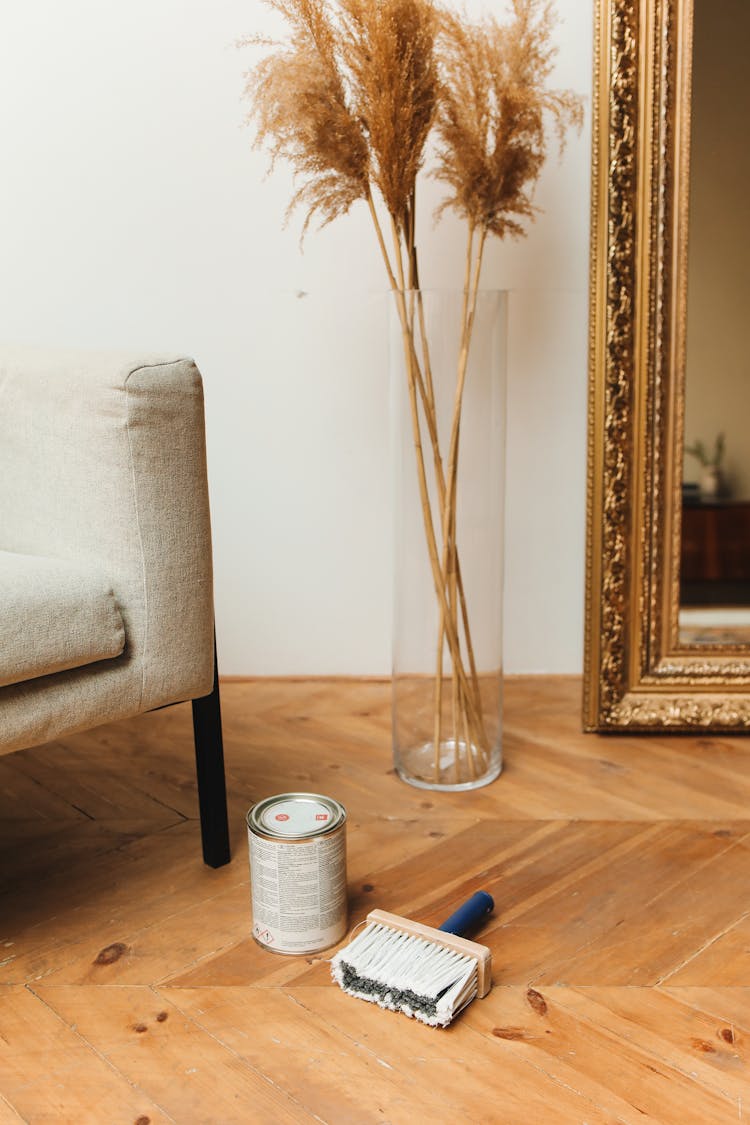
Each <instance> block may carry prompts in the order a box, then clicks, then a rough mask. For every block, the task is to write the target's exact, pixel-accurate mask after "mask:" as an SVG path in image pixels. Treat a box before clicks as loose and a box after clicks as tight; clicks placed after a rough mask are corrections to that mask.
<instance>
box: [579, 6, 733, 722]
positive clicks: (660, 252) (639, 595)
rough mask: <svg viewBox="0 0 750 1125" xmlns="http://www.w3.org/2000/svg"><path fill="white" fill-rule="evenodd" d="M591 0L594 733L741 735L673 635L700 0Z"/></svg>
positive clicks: (727, 681)
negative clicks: (693, 75) (695, 11)
mask: <svg viewBox="0 0 750 1125" xmlns="http://www.w3.org/2000/svg"><path fill="white" fill-rule="evenodd" d="M595 2H596V51H595V74H594V121H593V180H592V215H591V217H592V226H591V290H590V299H591V315H590V341H589V344H590V351H589V354H590V369H589V380H590V382H589V436H588V442H589V461H588V496H587V505H588V527H587V559H586V637H585V666H584V727H585V729H586V730H600V731H605V730H623V729H629V730H652V729H654V728H670V729H673V730H695V729H696V728H703V729H706V730H724V731H731V730H741V729H746V730H747V729H750V647H748V646H746V645H745V646H736V647H734V648H727V647H726V646H719V645H706V644H700V645H695V644H693V645H690V644H680V643H679V636H678V607H679V558H680V534H681V510H682V491H681V490H682V454H683V444H684V433H683V431H684V378H685V335H686V326H685V322H686V274H687V214H688V172H689V126H690V70H691V56H692V22H693V21H692V0H595Z"/></svg>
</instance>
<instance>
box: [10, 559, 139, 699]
mask: <svg viewBox="0 0 750 1125" xmlns="http://www.w3.org/2000/svg"><path fill="white" fill-rule="evenodd" d="M0 606H2V643H0V687H2V686H4V685H6V684H15V683H18V682H19V681H23V680H30V679H33V678H35V677H36V676H46V675H49V674H50V673H51V672H62V671H65V670H66V669H68V668H78V667H80V666H81V665H82V664H91V663H93V661H95V660H108V659H111V658H112V657H114V656H118V655H119V654H120V653H121V652H122V650H123V648H124V645H125V626H124V625H123V621H122V616H121V615H120V611H119V609H118V608H117V603H116V601H115V596H114V593H113V592H112V583H111V582H110V581H109V579H108V578H107V576H106V574H102V573H100V572H99V571H97V570H96V569H95V568H93V567H90V566H82V565H81V564H80V563H74V562H69V561H67V560H64V559H49V558H44V557H42V556H41V555H18V554H13V553H11V552H9V551H0Z"/></svg>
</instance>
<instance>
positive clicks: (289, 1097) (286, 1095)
mask: <svg viewBox="0 0 750 1125" xmlns="http://www.w3.org/2000/svg"><path fill="white" fill-rule="evenodd" d="M150 987H151V991H152V992H153V993H154V995H155V996H157V997H158V998H159V999H160V1000H163V1001H165V1002H166V1003H168V1004H171V1006H172V1007H173V1008H176V1009H177V1011H178V1012H179V1013H180V1015H181V1016H182V1017H183V1018H184V1019H186V1020H188V1021H189V1022H190V1023H194V1024H195V1026H196V1027H199V1028H200V1029H201V1031H202V1032H203V1034H204V1035H207V1036H208V1037H209V1039H212V1040H213V1042H214V1043H216V1044H217V1046H219V1047H220V1048H221V1049H222V1050H223V1051H226V1052H227V1054H229V1055H231V1056H232V1058H233V1059H234V1060H235V1061H236V1062H237V1064H238V1065H239V1066H241V1067H243V1068H245V1069H246V1070H249V1071H250V1072H251V1073H252V1074H254V1075H255V1076H256V1077H257V1078H259V1079H260V1080H261V1081H262V1082H265V1083H266V1085H268V1086H270V1088H271V1089H272V1090H273V1091H274V1093H276V1094H279V1095H281V1097H282V1099H283V1100H286V1101H289V1102H291V1103H292V1104H293V1105H294V1106H296V1107H298V1108H299V1109H301V1110H302V1112H303V1113H304V1114H305V1116H306V1117H310V1118H312V1120H313V1121H319V1122H320V1125H331V1123H329V1122H327V1121H325V1120H324V1118H322V1117H318V1115H317V1114H316V1113H314V1112H313V1111H312V1110H310V1109H308V1108H307V1107H306V1106H304V1105H303V1103H302V1102H300V1101H299V1099H298V1098H296V1097H294V1095H293V1094H291V1093H290V1092H289V1091H288V1090H285V1089H284V1087H283V1086H280V1085H279V1084H278V1082H274V1080H273V1079H272V1078H270V1077H269V1076H268V1075H267V1074H264V1072H263V1071H262V1070H260V1069H259V1068H258V1067H257V1066H255V1065H253V1063H251V1062H250V1060H249V1059H246V1058H245V1057H244V1056H243V1055H241V1054H240V1053H239V1051H237V1050H235V1048H234V1047H232V1045H231V1044H230V1043H227V1042H225V1041H224V1040H223V1039H221V1038H220V1037H219V1036H218V1035H216V1034H215V1033H214V1032H213V1031H211V1029H210V1028H209V1027H206V1025H205V1024H204V1023H202V1022H201V1021H200V1019H198V1018H196V1016H194V1015H191V1014H189V1013H188V1012H187V1011H186V1010H185V1009H184V1008H181V1007H180V1005H179V1004H177V1003H176V1002H175V1000H173V999H172V998H171V997H169V996H166V995H162V994H160V992H159V989H158V987H157V986H155V985H154V986H150ZM170 990H171V986H170Z"/></svg>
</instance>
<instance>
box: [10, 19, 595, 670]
mask: <svg viewBox="0 0 750 1125" xmlns="http://www.w3.org/2000/svg"><path fill="white" fill-rule="evenodd" d="M475 6H477V5H475ZM558 11H559V12H560V15H561V17H562V20H563V23H562V25H561V26H560V27H559V28H558V31H557V34H556V38H557V42H558V43H559V47H560V54H559V57H558V64H559V65H558V68H557V73H556V76H555V81H556V84H557V85H559V86H572V87H574V88H575V89H577V90H578V91H579V92H581V93H583V94H585V95H587V114H586V127H585V129H584V132H583V134H582V136H581V137H580V138H573V139H571V141H570V142H569V144H568V148H567V150H566V153H565V155H564V157H563V160H562V161H561V162H560V161H558V160H557V159H556V157H555V156H552V157H551V159H550V161H549V162H548V165H547V167H546V169H545V171H544V173H543V176H542V179H541V181H540V183H539V187H538V192H537V201H538V203H539V205H540V206H541V207H542V208H543V214H541V215H540V216H539V218H538V219H537V221H536V223H535V224H534V226H533V227H532V228H531V231H530V234H529V237H528V238H527V239H525V240H523V241H519V242H509V243H504V244H500V243H495V244H494V245H492V246H491V247H490V250H489V253H488V260H487V264H486V269H485V274H484V278H483V283H484V285H486V286H487V287H490V286H495V287H501V288H509V289H511V290H513V295H512V299H511V307H510V343H509V432H508V484H507V533H506V537H507V562H506V619H505V653H506V670H507V671H510V672H519V671H533V672H578V671H579V670H580V668H581V664H582V628H583V625H582V614H583V580H584V521H585V434H586V418H585V415H586V336H587V329H586V317H587V269H588V261H587V254H588V207H589V143H590V141H589V138H590V89H591V32H592V11H591V2H590V0H586V2H584V0H558ZM268 26H269V14H268V11H267V9H266V8H265V7H264V6H263V5H262V4H261V3H259V0H212V2H211V3H210V4H209V3H205V2H201V3H198V2H197V0H129V3H127V4H114V3H112V2H105V0H65V3H60V0H25V2H24V3H23V4H21V3H17V4H6V5H5V8H4V11H3V18H2V30H1V31H0V151H1V152H2V166H1V167H0V338H3V339H6V340H12V341H15V342H29V343H37V342H38V343H49V344H62V345H77V346H87V345H91V346H117V347H123V346H125V347H130V346H138V347H147V348H153V349H157V350H162V351H163V350H171V349H178V350H182V351H184V352H187V353H188V354H192V355H193V356H195V358H196V360H197V361H198V363H199V366H200V368H201V370H202V372H203V376H204V380H205V387H206V408H207V424H208V443H209V458H210V475H211V500H212V510H213V521H214V540H215V567H216V598H217V613H218V633H219V646H220V658H221V665H222V670H223V671H224V672H225V673H235V674H253V675H265V674H276V673H279V674H317V673H343V674H365V673H372V674H379V673H387V671H388V669H389V631H390V629H389V627H390V517H389V475H388V393H387V372H386V367H385V358H384V357H385V345H384V342H383V339H382V320H381V317H382V305H383V302H382V298H381V297H380V296H379V293H380V291H381V290H382V288H383V285H384V278H383V276H382V267H381V265H380V262H379V259H378V256H377V251H376V248H375V245H374V241H373V236H372V234H371V231H370V228H369V219H368V216H367V214H366V212H365V211H364V209H363V208H360V209H358V210H356V209H355V210H354V211H353V212H352V213H351V214H350V216H348V217H347V218H346V219H344V220H341V221H339V222H338V223H336V224H334V225H333V226H331V227H328V228H327V229H326V230H325V231H323V232H321V233H316V232H312V233H311V234H310V235H309V237H308V239H307V242H306V244H305V248H304V252H303V253H300V250H299V246H298V235H299V222H296V223H295V222H294V221H292V224H291V225H290V226H289V227H288V228H287V229H286V230H284V229H283V228H282V220H283V214H284V211H285V208H286V204H287V201H288V199H289V196H290V178H289V174H288V172H287V170H286V169H284V168H281V167H279V169H278V170H277V171H276V172H275V173H274V175H273V176H272V177H271V178H264V177H265V170H266V159H265V157H264V156H263V154H261V153H258V152H253V151H251V134H250V133H249V131H248V130H247V129H245V128H243V127H242V120H243V116H244V113H245V109H244V107H243V104H242V103H241V100H240V94H241V90H242V84H243V79H242V75H243V71H244V70H245V69H246V68H247V66H249V64H250V61H251V55H250V53H249V52H248V51H244V52H243V51H239V50H237V49H236V48H235V46H234V43H235V40H236V39H238V38H239V37H241V36H243V35H246V34H251V33H254V32H258V31H264V30H266V28H267V27H268ZM438 198H439V194H438V189H437V186H436V185H434V184H428V185H427V187H426V189H425V194H424V196H423V203H422V208H421V210H422V215H423V217H424V230H423V232H422V235H421V239H420V242H421V248H422V250H421V252H422V281H423V284H425V285H429V286H433V287H443V286H448V287H449V286H456V285H457V284H460V280H459V279H460V276H461V275H460V262H461V257H462V242H463V233H462V231H461V229H460V227H459V225H458V223H457V222H456V220H451V219H448V218H446V219H444V220H443V222H442V223H441V224H440V227H439V228H438V229H435V230H433V229H432V225H431V221H430V220H429V215H430V213H431V211H432V209H433V207H432V203H433V202H435V201H437V199H438ZM300 290H302V291H307V292H308V293H309V294H310V297H309V298H305V299H304V300H302V299H300V298H299V297H296V296H295V293H296V292H297V291H300ZM290 325H294V331H293V332H291V331H290Z"/></svg>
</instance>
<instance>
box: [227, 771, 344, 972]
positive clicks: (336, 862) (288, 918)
mask: <svg viewBox="0 0 750 1125" xmlns="http://www.w3.org/2000/svg"><path fill="white" fill-rule="evenodd" d="M345 820H346V811H345V810H344V808H343V806H342V805H340V804H339V803H338V802H337V801H334V800H333V799H332V798H330V797H322V796H320V795H319V794H308V793H285V794H281V795H279V796H278V797H271V798H268V799H267V800H265V801H263V802H260V803H259V804H258V805H256V806H254V808H252V809H251V810H250V812H249V813H248V817H247V823H248V839H249V845H250V873H251V881H252V908H253V937H254V938H255V939H256V941H258V942H259V943H260V944H261V945H263V946H265V947H266V948H268V949H270V950H274V951H276V952H278V953H316V952H319V951H320V950H322V949H327V948H328V947H329V946H331V945H335V944H336V942H337V941H339V940H340V939H341V938H342V937H343V936H344V934H345V933H346V928H347V896H346V838H345Z"/></svg>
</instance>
